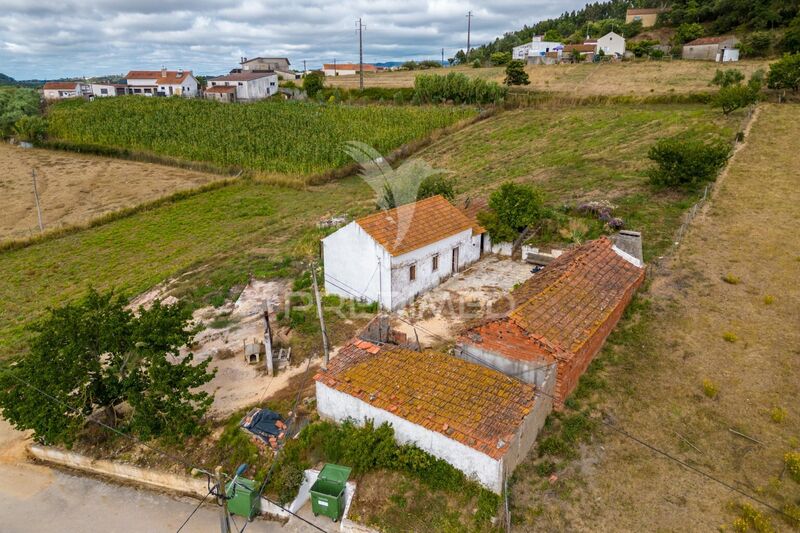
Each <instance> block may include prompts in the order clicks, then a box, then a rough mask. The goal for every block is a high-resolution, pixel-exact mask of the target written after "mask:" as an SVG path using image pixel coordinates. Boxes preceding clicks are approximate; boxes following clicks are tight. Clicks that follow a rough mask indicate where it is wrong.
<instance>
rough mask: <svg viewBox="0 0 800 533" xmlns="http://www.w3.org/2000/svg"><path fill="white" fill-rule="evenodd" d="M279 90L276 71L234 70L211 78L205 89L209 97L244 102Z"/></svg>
mask: <svg viewBox="0 0 800 533" xmlns="http://www.w3.org/2000/svg"><path fill="white" fill-rule="evenodd" d="M223 89H224V90H223ZM228 89H233V90H232V91H231V90H228ZM277 92H278V75H277V74H276V73H274V72H234V73H231V74H226V75H225V76H219V77H216V78H210V79H209V80H208V86H207V88H206V91H205V93H206V97H207V98H212V99H217V100H223V101H242V102H248V101H255V100H263V99H264V98H269V97H270V96H272V95H274V94H276V93H277Z"/></svg>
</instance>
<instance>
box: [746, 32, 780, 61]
mask: <svg viewBox="0 0 800 533" xmlns="http://www.w3.org/2000/svg"><path fill="white" fill-rule="evenodd" d="M739 50H740V51H741V53H742V56H744V57H766V56H768V55H769V54H770V51H771V50H772V34H771V33H769V32H766V31H756V32H753V33H750V34H749V35H747V36H745V37H744V39H742V44H741V45H740V46H739Z"/></svg>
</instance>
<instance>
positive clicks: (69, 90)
mask: <svg viewBox="0 0 800 533" xmlns="http://www.w3.org/2000/svg"><path fill="white" fill-rule="evenodd" d="M42 91H43V95H44V98H45V100H61V99H64V98H76V97H78V96H84V95H88V94H89V85H88V84H86V83H82V82H79V81H48V82H47V83H45V84H44V87H43V88H42Z"/></svg>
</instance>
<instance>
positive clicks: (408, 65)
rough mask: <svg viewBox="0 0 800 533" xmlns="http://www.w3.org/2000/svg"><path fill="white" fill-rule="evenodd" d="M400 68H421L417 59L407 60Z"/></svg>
mask: <svg viewBox="0 0 800 533" xmlns="http://www.w3.org/2000/svg"><path fill="white" fill-rule="evenodd" d="M400 68H401V69H403V70H417V69H418V68H419V65H418V64H417V62H416V61H406V62H405V63H403V64H402V65H400Z"/></svg>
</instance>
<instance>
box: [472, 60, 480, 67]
mask: <svg viewBox="0 0 800 533" xmlns="http://www.w3.org/2000/svg"><path fill="white" fill-rule="evenodd" d="M472 68H481V60H480V59H476V60H474V61H473V62H472Z"/></svg>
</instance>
